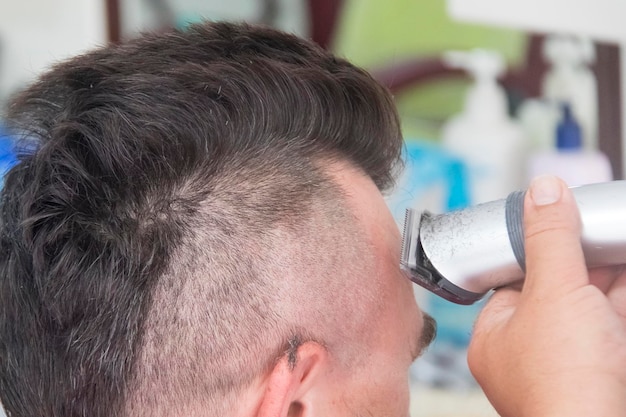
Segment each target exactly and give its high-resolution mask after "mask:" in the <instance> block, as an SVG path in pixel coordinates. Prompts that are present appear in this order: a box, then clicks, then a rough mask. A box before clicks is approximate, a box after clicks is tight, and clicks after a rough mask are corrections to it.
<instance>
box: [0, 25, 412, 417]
mask: <svg viewBox="0 0 626 417" xmlns="http://www.w3.org/2000/svg"><path fill="white" fill-rule="evenodd" d="M9 121H10V123H11V124H12V127H13V128H14V129H15V131H17V132H21V133H22V134H23V135H24V137H25V138H26V139H27V140H28V141H29V146H28V149H30V150H28V151H26V152H25V153H24V154H22V155H21V156H20V162H19V164H17V165H16V166H15V167H14V168H13V169H12V170H11V171H10V172H9V173H8V175H7V177H6V179H5V187H4V189H3V191H2V200H1V210H2V211H1V212H2V218H1V219H0V222H1V223H0V397H1V399H2V403H3V404H4V406H5V409H6V410H7V413H8V415H9V416H10V417H22V416H23V417H27V416H28V417H32V416H50V417H52V416H54V417H69V416H71V417H79V416H81V417H87V416H88V417H105V416H119V415H124V413H126V412H127V410H128V407H127V405H126V404H125V401H126V400H127V398H128V397H129V390H130V387H131V385H132V384H135V383H137V384H139V385H141V381H139V382H136V379H137V378H138V377H137V372H138V367H139V365H138V361H139V359H138V358H139V357H140V356H141V352H142V346H143V344H144V341H145V340H146V338H148V337H150V338H152V340H158V337H167V331H165V330H164V329H161V330H158V331H156V330H154V331H156V333H154V331H153V330H151V329H150V328H147V325H146V323H147V322H148V321H150V317H151V315H152V314H153V312H154V311H158V310H159V309H161V308H162V307H164V306H167V305H169V304H168V302H165V301H163V297H164V296H163V294H165V296H168V295H167V294H170V292H173V293H176V291H179V292H181V291H182V288H183V286H184V285H185V282H186V280H188V279H191V278H190V277H189V274H193V273H194V271H196V270H195V269H194V267H192V266H190V267H189V268H182V267H181V266H180V265H178V264H177V262H179V261H178V259H179V254H180V253H181V251H183V252H184V251H186V252H185V253H187V255H188V256H187V257H186V258H185V259H192V258H193V256H196V255H201V256H203V257H208V260H207V261H206V262H207V265H221V269H220V270H219V275H220V277H219V279H217V278H216V281H215V282H216V283H215V285H216V287H215V288H218V289H219V288H221V290H219V291H221V293H225V294H227V295H228V293H229V291H231V292H234V291H240V290H241V291H244V290H245V289H241V288H242V287H243V286H244V284H245V283H246V282H247V281H245V280H244V278H245V279H250V282H252V283H255V284H254V285H256V287H255V288H254V291H251V293H254V294H258V296H259V297H262V296H263V294H264V292H263V290H262V288H263V285H264V284H263V283H264V281H263V279H262V277H259V276H256V275H255V273H252V272H250V271H247V272H246V274H247V275H246V274H244V275H243V278H238V277H239V275H240V274H238V272H241V271H239V270H237V269H236V268H234V267H233V268H234V269H232V271H234V272H233V273H232V274H231V275H229V274H228V273H227V272H229V271H231V269H229V268H230V267H229V265H228V262H230V260H232V259H235V258H237V257H239V258H241V259H244V261H245V260H246V259H248V261H249V262H252V261H253V259H252V258H250V257H252V256H255V255H254V254H246V253H238V251H239V252H247V251H252V252H253V251H254V248H255V247H257V246H259V242H260V241H257V243H255V240H254V237H255V236H256V237H262V236H264V234H267V230H269V229H271V228H272V227H274V226H275V225H277V224H283V225H287V227H292V226H293V225H296V224H298V222H301V221H303V220H301V218H306V214H307V211H309V210H310V209H309V208H308V207H309V203H310V202H311V201H312V199H315V198H318V197H320V196H321V197H322V198H323V196H324V195H326V194H325V193H327V192H328V191H326V190H327V189H328V181H327V179H326V178H325V177H324V175H323V173H322V172H321V171H320V169H319V167H318V166H317V165H318V164H317V162H319V161H322V160H333V159H337V160H346V161H349V162H350V163H351V164H353V165H354V166H356V167H358V168H360V169H362V170H363V171H364V172H365V173H367V175H369V176H370V177H371V178H372V180H373V181H374V182H375V183H376V184H377V186H378V187H379V188H381V189H385V188H387V187H389V186H390V185H391V184H392V181H393V173H394V167H396V166H397V164H398V162H399V155H400V149H401V139H400V130H399V123H398V118H397V115H396V112H395V110H394V106H393V103H392V100H391V98H390V96H389V94H388V92H387V91H386V90H384V89H383V88H382V87H380V86H379V85H378V84H377V83H376V82H375V81H374V80H373V79H372V78H371V77H370V76H369V75H368V74H367V73H366V72H365V71H363V70H361V69H358V68H356V67H354V66H352V65H351V64H349V63H348V62H346V61H345V60H342V59H338V58H336V57H334V56H333V55H331V54H330V53H328V52H325V51H323V50H321V49H320V48H318V47H316V46H314V45H313V44H311V43H310V42H308V41H305V40H302V39H299V38H297V37H295V36H292V35H288V34H284V33H280V32H277V31H275V30H272V29H269V28H263V27H257V26H249V25H246V24H229V23H212V24H209V23H205V24H200V25H195V26H191V27H190V28H188V29H187V30H185V31H172V32H169V33H165V34H146V35H143V36H142V37H140V38H138V39H135V40H132V41H129V42H127V43H125V44H121V45H117V46H114V45H112V46H107V47H104V48H102V49H99V50H95V51H93V52H90V53H87V54H84V55H82V56H78V57H76V58H73V59H71V60H69V61H67V62H64V63H61V64H58V65H56V66H55V67H54V68H52V69H51V70H50V71H49V72H48V73H46V74H44V75H43V76H42V77H41V78H40V79H39V81H38V82H36V83H35V84H34V85H32V86H31V87H30V88H28V89H27V90H26V91H25V92H23V93H22V94H21V95H20V96H18V97H17V98H16V99H15V101H14V102H13V104H12V105H11V106H10V107H9ZM302 216H304V217H302ZM198 230H202V232H201V233H200V232H198ZM200 235H202V239H200V238H199V237H198V236H200ZM243 236H245V237H247V238H248V239H250V242H251V243H249V244H248V243H246V245H248V246H245V247H243V248H242V247H239V246H240V245H241V243H242V242H245V240H243ZM229 239H230V240H229ZM259 239H260V238H259ZM200 241H202V242H204V243H206V242H212V243H211V244H210V245H207V246H206V247H205V248H203V249H202V250H201V251H200V252H198V250H199V249H197V248H196V249H193V245H194V244H198V242H200ZM185 248H187V249H185ZM190 254H192V255H190ZM183 258H184V257H183ZM254 261H256V260H254ZM244 264H245V262H244ZM232 271H231V272H232ZM244 272H245V271H244ZM196 273H197V271H196ZM257 275H258V273H257ZM166 276H168V277H170V278H168V279H167V280H166V279H165V278H164V277H166ZM246 277H247V278H246ZM237 279H241V281H237ZM218 284H219V286H218ZM168 286H172V288H170V287H168ZM170 290H171V291H170ZM168 291H170V292H168ZM216 291H217V292H219V291H218V290H216ZM265 291H266V292H267V290H265ZM157 293H158V294H159V295H158V296H157V295H155V294H157ZM221 293H220V294H221ZM170 295H171V294H170ZM227 295H224V297H226V298H227ZM228 296H230V295H228ZM172 297H174V298H175V295H172ZM241 298H243V295H242V294H239V295H238V296H237V297H235V296H233V298H232V299H225V300H222V301H219V300H215V303H216V307H215V311H217V312H225V311H229V310H228V308H230V307H228V306H233V305H235V304H236V303H241V301H240V300H241ZM211 302H213V301H212V300H207V303H209V304H210V303H211ZM181 303H182V301H181ZM220 303H221V304H220ZM244 304H245V303H244ZM177 305H178V304H177ZM180 305H183V304H180ZM180 305H179V307H180ZM259 305H261V306H262V308H266V309H270V308H271V306H266V305H265V304H263V303H259ZM259 305H256V306H254V305H253V306H250V307H249V308H248V307H245V305H244V306H243V307H241V306H239V305H238V306H237V308H238V309H239V310H237V311H238V312H240V313H241V314H243V315H244V317H245V315H246V314H250V315H251V316H253V315H254V314H253V313H254V311H256V310H255V309H258V308H261V307H259ZM177 308H178V307H177ZM174 313H175V312H173V313H172V317H174V316H176V314H174ZM163 314H165V313H163ZM168 314H169V313H168ZM269 314H270V312H269V310H268V312H265V313H263V312H261V313H258V318H257V320H260V321H259V323H261V322H263V323H265V322H264V321H263V320H265V318H266V317H267V316H268V315H269ZM176 317H178V316H176ZM216 317H218V318H219V317H221V316H220V315H219V314H217V315H216ZM216 320H217V319H216ZM152 322H154V323H156V324H159V323H161V321H159V320H152ZM255 323H256V322H255ZM179 324H180V323H178V324H176V323H174V324H171V325H172V326H173V327H172V329H176V328H177V327H176V326H178V325H179ZM212 324H213V325H214V326H215V327H216V328H218V329H219V327H220V326H221V323H220V322H219V320H217V321H216V322H214V323H212ZM265 325H267V324H265ZM168 329H169V328H168ZM168 331H169V330H168ZM147 332H153V333H151V334H152V336H148V335H147ZM215 332H217V333H216V334H220V333H219V330H215ZM155 335H156V336H155ZM222 336H223V337H225V338H227V337H228V334H225V335H222ZM181 340H182V339H181ZM216 340H217V338H216ZM155 343H157V342H155ZM215 343H216V345H215V346H218V345H219V343H218V342H217V341H216V342H215ZM157 344H158V343H157ZM164 344H166V343H165V342H164ZM225 345H227V343H226V344H225ZM215 349H217V347H215ZM214 378H217V379H218V380H219V379H220V378H222V379H224V380H228V376H220V375H215V376H214ZM133 381H135V382H133ZM233 383H234V382H233ZM226 385H228V384H226Z"/></svg>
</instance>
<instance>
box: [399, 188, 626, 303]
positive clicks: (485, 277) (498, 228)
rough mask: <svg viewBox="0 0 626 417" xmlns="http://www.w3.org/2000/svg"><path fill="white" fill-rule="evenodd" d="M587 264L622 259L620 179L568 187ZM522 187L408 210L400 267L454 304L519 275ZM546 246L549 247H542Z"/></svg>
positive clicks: (625, 247) (625, 196)
mask: <svg viewBox="0 0 626 417" xmlns="http://www.w3.org/2000/svg"><path fill="white" fill-rule="evenodd" d="M572 191H573V193H574V197H575V199H576V202H577V204H578V208H579V210H580V215H581V220H582V238H581V243H582V248H583V252H584V255H585V261H586V263H587V266H588V267H598V266H609V265H620V264H626V181H612V182H606V183H599V184H592V185H585V186H580V187H573V188H572ZM524 195H525V192H524V191H516V192H513V193H511V194H510V195H509V196H508V198H506V199H502V200H497V201H492V202H488V203H484V204H479V205H476V206H473V207H469V208H466V209H463V210H458V211H453V212H449V213H445V214H439V215H433V214H431V213H428V212H423V213H419V212H417V211H416V210H413V209H407V211H406V218H405V221H404V234H403V237H402V254H401V261H400V264H401V267H402V269H403V270H405V271H406V272H407V273H408V275H409V277H410V279H411V281H413V282H415V283H417V284H419V285H421V286H422V287H424V288H426V289H427V290H429V291H431V292H433V293H435V294H437V295H439V296H441V297H443V298H445V299H447V300H449V301H452V302H454V303H457V304H472V303H474V302H476V301H478V300H480V299H481V298H483V296H485V294H487V293H488V292H489V291H491V290H492V289H495V288H498V287H501V286H504V285H507V284H511V283H513V282H516V281H519V280H521V279H523V278H524V270H525V254H524V231H523V216H524ZM547 250H549V249H547Z"/></svg>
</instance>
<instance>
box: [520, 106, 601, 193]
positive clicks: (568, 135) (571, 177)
mask: <svg viewBox="0 0 626 417" xmlns="http://www.w3.org/2000/svg"><path fill="white" fill-rule="evenodd" d="M555 137H556V149H552V150H547V151H539V152H537V153H535V154H534V155H532V156H531V157H530V158H529V159H528V169H527V176H528V177H527V180H528V181H530V180H531V179H532V178H534V177H536V176H537V175H544V174H551V175H556V176H558V177H560V178H562V179H563V180H564V181H565V182H566V183H567V184H568V185H570V186H576V185H583V184H592V183H597V182H605V181H611V180H612V179H613V174H612V170H611V164H610V162H609V160H608V158H607V157H606V155H604V154H603V153H601V152H599V151H596V150H590V149H584V147H583V142H582V129H581V127H580V125H579V123H578V122H577V120H576V117H575V115H574V113H573V111H572V108H571V106H570V104H569V103H563V104H562V105H561V119H560V121H559V124H558V125H557V127H556V130H555Z"/></svg>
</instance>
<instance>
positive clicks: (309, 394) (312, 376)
mask: <svg viewBox="0 0 626 417" xmlns="http://www.w3.org/2000/svg"><path fill="white" fill-rule="evenodd" d="M328 363H329V361H328V352H327V351H326V349H325V348H324V347H323V346H321V345H320V344H318V343H315V342H306V343H303V344H302V345H300V346H299V347H298V348H297V352H296V358H295V363H294V361H293V358H291V360H290V358H289V357H288V355H285V356H283V357H282V358H281V359H280V361H278V362H277V363H276V365H275V366H274V369H272V371H271V373H270V375H269V376H268V379H267V384H266V386H265V393H264V395H263V399H262V401H261V406H260V407H259V411H258V413H257V417H305V416H307V415H309V412H310V411H311V409H312V407H313V406H314V404H313V401H312V400H313V398H314V396H315V388H316V386H317V385H318V384H320V383H323V381H322V380H323V378H324V377H325V374H326V372H325V370H326V368H327V367H328Z"/></svg>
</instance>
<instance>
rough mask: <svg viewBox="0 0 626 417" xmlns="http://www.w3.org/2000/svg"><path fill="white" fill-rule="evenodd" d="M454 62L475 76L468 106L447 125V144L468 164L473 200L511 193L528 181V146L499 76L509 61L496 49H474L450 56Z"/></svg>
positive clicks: (444, 128)
mask: <svg viewBox="0 0 626 417" xmlns="http://www.w3.org/2000/svg"><path fill="white" fill-rule="evenodd" d="M446 61H447V62H448V63H449V65H450V66H453V67H455V68H462V69H465V70H466V71H468V72H469V73H471V74H472V75H473V78H474V80H475V83H474V85H473V86H472V87H470V90H469V91H468V93H467V96H466V100H465V106H464V110H463V112H462V113H461V114H459V115H457V116H455V117H453V118H452V119H451V120H450V121H449V122H447V123H446V124H445V126H444V127H443V130H442V140H443V145H444V147H445V148H446V149H448V150H449V151H450V152H451V153H453V154H456V155H457V156H459V157H460V158H461V159H462V160H463V161H464V162H465V164H466V165H467V166H468V175H469V189H470V192H469V194H470V196H471V201H470V203H471V204H477V203H482V202H485V201H491V200H496V199H499V198H504V197H506V196H507V195H508V194H509V193H510V192H511V191H514V190H517V189H519V188H520V187H521V186H522V185H523V181H524V176H523V172H524V171H523V168H524V165H525V161H526V157H527V145H526V141H525V139H524V135H523V132H522V129H521V128H520V126H519V125H518V124H517V123H516V122H514V121H513V120H512V119H511V118H510V117H509V115H508V112H507V108H508V106H507V100H506V95H505V92H504V90H503V89H502V88H501V87H500V85H499V84H498V82H497V77H498V76H499V75H500V74H501V73H502V72H503V70H504V60H503V59H502V57H501V56H500V55H499V54H497V53H496V52H492V51H485V50H473V51H470V52H451V53H448V54H447V55H446Z"/></svg>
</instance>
